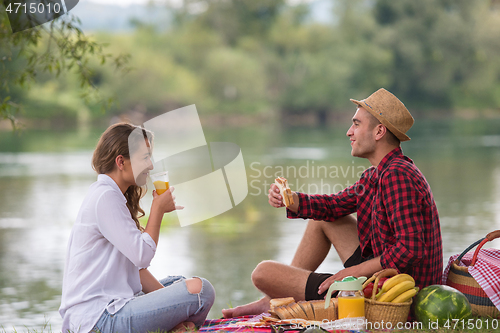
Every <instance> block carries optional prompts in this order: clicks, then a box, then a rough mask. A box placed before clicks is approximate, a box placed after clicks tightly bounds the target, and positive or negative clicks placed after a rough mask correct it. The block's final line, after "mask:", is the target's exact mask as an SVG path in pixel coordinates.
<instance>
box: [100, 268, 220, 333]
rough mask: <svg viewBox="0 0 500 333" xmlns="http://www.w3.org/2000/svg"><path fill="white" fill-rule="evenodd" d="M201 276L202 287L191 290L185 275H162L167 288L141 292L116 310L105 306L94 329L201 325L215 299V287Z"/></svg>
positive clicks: (116, 331) (115, 331)
mask: <svg viewBox="0 0 500 333" xmlns="http://www.w3.org/2000/svg"><path fill="white" fill-rule="evenodd" d="M200 279H201V281H202V287H201V291H200V293H198V294H191V293H190V292H189V291H188V290H187V287H186V278H185V277H183V276H169V277H167V278H165V279H162V280H160V283H161V284H162V285H163V286H164V287H165V288H163V289H159V290H155V291H153V292H150V293H149V294H143V293H140V294H138V296H137V297H135V298H133V299H132V300H130V301H129V302H128V303H127V304H125V305H124V306H123V307H122V308H121V309H120V310H118V311H117V312H116V313H115V314H110V313H109V312H108V311H106V310H104V313H103V314H102V315H101V318H99V320H98V321H97V323H96V324H95V326H94V328H93V329H92V331H91V332H97V333H140V332H163V331H165V332H167V331H170V330H171V329H172V328H174V327H175V326H177V325H178V324H180V323H182V322H185V321H190V322H193V323H194V324H195V325H196V327H200V326H201V325H202V324H203V322H204V321H205V319H206V317H207V315H208V312H209V311H210V308H211V307H212V305H213V303H214V299H215V290H214V287H213V286H212V285H211V284H210V282H208V281H207V280H206V279H203V278H200Z"/></svg>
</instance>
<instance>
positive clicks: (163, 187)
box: [153, 180, 168, 194]
mask: <svg viewBox="0 0 500 333" xmlns="http://www.w3.org/2000/svg"><path fill="white" fill-rule="evenodd" d="M153 185H154V186H155V189H156V193H158V194H163V193H165V192H166V191H167V190H168V182H164V181H162V180H157V181H154V182H153Z"/></svg>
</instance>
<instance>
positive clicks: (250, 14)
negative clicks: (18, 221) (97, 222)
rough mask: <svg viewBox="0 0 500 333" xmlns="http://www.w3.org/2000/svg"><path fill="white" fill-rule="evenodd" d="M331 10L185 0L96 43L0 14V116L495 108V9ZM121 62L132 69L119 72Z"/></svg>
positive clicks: (498, 45)
mask: <svg viewBox="0 0 500 333" xmlns="http://www.w3.org/2000/svg"><path fill="white" fill-rule="evenodd" d="M332 1H333V3H334V17H335V18H334V21H333V22H332V23H331V24H325V23H322V24H320V23H315V22H312V21H311V20H310V19H309V17H308V15H309V13H308V8H309V7H308V6H306V5H299V6H290V5H288V4H286V2H285V1H284V0H279V1H276V0H255V1H246V0H235V1H217V0H203V1H202V0H186V1H184V2H183V4H182V6H181V7H180V8H174V7H170V8H168V7H167V9H166V10H169V11H170V12H171V13H172V15H171V16H172V17H173V23H172V25H171V26H170V27H169V29H168V30H159V29H156V27H155V26H154V25H153V24H151V23H150V22H147V21H145V22H141V21H140V20H139V19H137V20H136V21H135V23H134V24H135V27H136V28H135V31H134V32H133V33H128V34H123V35H117V34H107V33H99V34H97V35H95V36H94V37H93V39H90V38H89V37H87V36H85V35H84V34H82V33H81V31H80V30H79V29H78V28H77V27H76V26H75V24H76V22H77V21H76V19H75V18H73V20H71V21H70V22H64V21H60V22H59V23H58V24H54V23H53V24H50V25H49V24H47V25H46V27H45V28H44V27H41V28H39V29H32V30H28V31H26V32H23V33H18V34H14V35H13V34H10V33H9V32H8V31H7V30H6V29H8V25H6V16H5V15H4V16H2V17H1V19H0V29H2V30H1V31H0V32H2V34H1V35H0V66H1V67H0V70H1V71H2V72H1V78H2V81H1V82H2V83H1V87H2V88H1V90H0V102H1V103H2V104H1V108H0V112H1V115H2V117H7V118H10V119H14V114H15V110H16V106H17V105H19V103H20V102H22V104H24V105H25V106H26V107H27V108H28V107H29V110H26V112H25V113H24V115H25V116H26V117H36V113H40V114H41V115H40V116H39V117H40V118H46V119H47V118H49V117H56V116H57V117H61V116H62V115H66V116H67V117H69V118H71V119H88V117H89V115H90V116H91V117H102V116H103V113H102V112H99V110H98V109H97V108H96V107H95V106H94V105H91V103H89V101H90V100H101V102H105V101H104V98H103V97H102V96H113V97H114V100H115V101H117V102H118V103H116V104H114V105H109V104H110V103H109V102H110V101H109V100H107V102H108V103H104V104H105V105H106V106H109V108H108V109H109V113H111V114H121V113H123V112H141V113H144V112H148V113H149V115H148V117H149V116H153V115H155V114H159V113H162V112H165V111H169V110H172V109H175V108H177V107H181V106H185V105H189V104H193V103H196V104H198V105H200V106H201V107H200V111H201V112H206V113H211V114H218V115H227V114H238V115H239V114H244V115H248V116H257V115H258V116H261V115H262V114H264V113H268V112H269V111H271V112H274V113H275V114H281V115H288V114H311V115H317V116H319V119H320V120H324V119H325V117H326V116H327V114H328V113H331V112H339V111H343V110H351V111H352V108H353V105H352V103H350V102H349V98H363V97H366V96H368V95H369V94H371V93H372V92H374V91H375V90H377V89H378V88H380V87H385V88H387V89H389V90H390V91H392V92H393V93H395V94H396V95H397V96H398V97H399V98H400V99H401V100H402V101H404V103H405V104H407V106H409V107H410V109H416V108H418V109H421V110H424V111H425V110H429V112H431V111H432V110H436V109H441V110H442V109H445V110H456V109H495V108H498V107H500V94H499V93H500V58H499V57H498V56H497V55H498V54H499V53H500V14H499V12H498V10H499V9H498V8H496V7H495V6H494V2H492V1H490V0H421V1H413V0H398V1H391V0H376V1H369V0H332ZM4 32H5V33H4ZM104 45H107V48H106V51H104V49H103V46H104ZM108 52H109V53H108ZM110 54H130V58H127V57H126V56H115V57H112V56H110ZM127 61H128V64H129V65H130V68H131V70H130V71H128V74H127V75H122V72H123V71H121V70H120V69H123V68H124V67H126V66H125V64H126V63H127ZM110 63H111V65H112V66H108V64H110ZM103 64H104V65H103ZM66 72H70V73H76V75H66ZM35 78H36V83H35V86H36V87H35V88H33V89H32V90H31V91H30V92H27V89H26V88H27V87H29V83H33V82H35ZM82 87H83V89H82ZM97 88H98V89H97ZM81 91H83V93H81ZM82 95H83V97H84V100H85V101H86V102H87V104H86V105H85V104H82V103H81V100H80V98H81V97H82ZM42 114H43V115H42Z"/></svg>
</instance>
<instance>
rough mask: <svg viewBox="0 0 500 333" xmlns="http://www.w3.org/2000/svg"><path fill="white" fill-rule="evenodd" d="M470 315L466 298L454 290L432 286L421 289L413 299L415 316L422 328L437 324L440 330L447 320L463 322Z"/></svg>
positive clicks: (442, 286) (469, 307) (436, 285)
mask: <svg viewBox="0 0 500 333" xmlns="http://www.w3.org/2000/svg"><path fill="white" fill-rule="evenodd" d="M471 315H472V310H471V306H470V304H469V301H468V300H467V297H465V295H464V294H462V293H461V292H460V291H458V290H457V289H455V288H452V287H449V286H444V285H439V284H434V285H432V286H427V287H425V288H423V289H422V290H421V291H420V292H419V293H418V294H417V297H415V316H416V317H417V320H418V321H420V322H422V323H423V325H424V327H426V326H429V325H430V324H431V323H434V322H436V321H437V322H438V325H439V327H440V328H442V327H444V325H445V324H446V321H447V320H450V321H451V320H453V319H455V320H459V321H460V320H462V319H463V320H465V321H467V320H468V318H470V317H471Z"/></svg>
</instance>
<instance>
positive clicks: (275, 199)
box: [267, 183, 285, 208]
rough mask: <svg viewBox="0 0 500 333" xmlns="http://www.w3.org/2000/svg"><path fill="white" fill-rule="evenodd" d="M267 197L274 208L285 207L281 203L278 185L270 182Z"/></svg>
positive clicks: (281, 198)
mask: <svg viewBox="0 0 500 333" xmlns="http://www.w3.org/2000/svg"><path fill="white" fill-rule="evenodd" d="M267 197H268V198H269V204H270V205H271V206H273V207H275V208H280V207H285V205H284V204H283V197H282V196H281V194H280V189H279V187H278V185H276V184H274V183H273V184H271V187H270V188H269V194H268V196H267Z"/></svg>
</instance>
